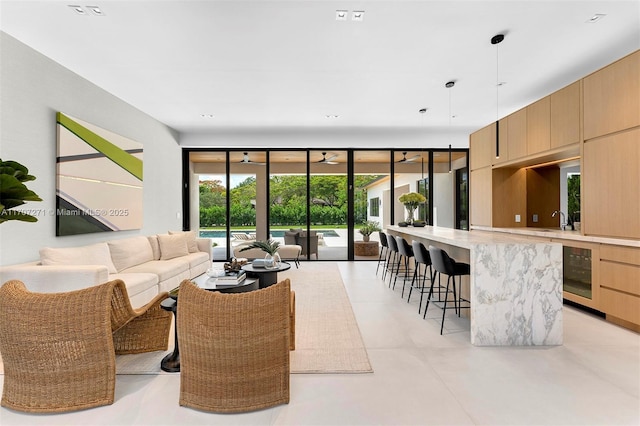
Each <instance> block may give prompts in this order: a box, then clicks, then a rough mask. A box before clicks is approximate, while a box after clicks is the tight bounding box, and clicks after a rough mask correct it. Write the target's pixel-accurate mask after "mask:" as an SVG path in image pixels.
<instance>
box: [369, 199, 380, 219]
mask: <svg viewBox="0 0 640 426" xmlns="http://www.w3.org/2000/svg"><path fill="white" fill-rule="evenodd" d="M369 215H370V216H375V217H379V216H380V197H375V198H371V199H370V200H369Z"/></svg>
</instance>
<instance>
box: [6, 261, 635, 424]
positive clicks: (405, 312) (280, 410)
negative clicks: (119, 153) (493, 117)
mask: <svg viewBox="0 0 640 426" xmlns="http://www.w3.org/2000/svg"><path fill="white" fill-rule="evenodd" d="M339 265H340V269H341V271H342V274H343V277H344V282H345V285H346V287H347V291H348V293H349V296H350V298H351V301H352V304H353V309H354V312H355V315H356V318H357V320H358V324H359V326H360V330H361V332H362V335H363V338H364V341H365V344H366V346H367V349H368V353H369V357H370V360H371V363H372V366H373V369H374V373H373V374H353V375H349V374H344V375H328V374H326V375H325V374H315V375H314V374H309V375H303V374H294V375H292V376H291V402H290V403H289V404H288V405H284V406H279V407H276V408H272V409H268V410H263V411H259V412H254V413H249V414H233V415H229V414H227V415H218V414H210V413H204V412H199V411H196V410H192V409H187V408H183V407H180V406H179V405H178V393H179V386H180V378H179V376H178V375H175V376H173V375H172V376H169V375H161V376H118V377H117V380H116V401H115V403H114V404H113V405H111V406H107V407H100V408H94V409H90V410H85V411H81V412H75V413H68V414H58V415H29V414H21V413H17V412H13V411H10V410H7V409H5V408H1V409H0V424H1V425H2V426H9V425H109V426H114V425H227V424H229V425H284V424H287V425H373V424H375V425H444V424H448V425H638V424H640V335H638V334H636V333H633V332H631V331H628V330H625V329H623V328H620V327H617V326H615V325H611V324H609V323H606V322H604V321H603V320H602V319H600V318H597V317H593V316H591V315H589V314H586V313H583V312H581V311H578V310H575V309H573V308H570V307H567V308H566V309H565V310H564V330H565V334H564V338H565V343H564V345H563V346H558V347H526V348H499V347H488V348H480V347H474V346H472V345H471V344H470V343H469V331H468V329H469V324H468V321H467V320H464V319H457V318H454V317H453V316H449V317H448V318H447V320H446V322H445V334H444V336H440V334H439V330H440V327H439V325H440V314H441V311H440V310H439V309H433V310H431V308H430V310H429V315H428V317H427V320H423V319H422V316H421V315H420V316H419V315H418V312H417V309H418V308H417V301H418V297H415V295H414V296H413V297H412V301H411V303H410V304H407V302H406V295H405V299H404V300H402V299H401V298H400V289H399V288H398V287H397V288H396V290H395V291H393V290H391V289H389V288H388V287H387V284H386V283H383V282H382V281H381V280H380V278H376V277H375V267H376V263H375V262H360V263H349V262H340V263H339ZM302 268H304V263H303V264H302ZM451 315H453V312H451ZM0 377H1V376H0ZM0 382H2V378H0Z"/></svg>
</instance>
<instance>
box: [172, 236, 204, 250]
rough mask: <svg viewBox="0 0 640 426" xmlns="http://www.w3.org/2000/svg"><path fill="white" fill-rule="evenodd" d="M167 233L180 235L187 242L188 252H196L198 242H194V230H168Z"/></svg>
mask: <svg viewBox="0 0 640 426" xmlns="http://www.w3.org/2000/svg"><path fill="white" fill-rule="evenodd" d="M169 235H182V236H183V237H184V239H185V242H186V243H187V248H188V249H189V253H197V252H199V251H200V250H198V243H196V231H169Z"/></svg>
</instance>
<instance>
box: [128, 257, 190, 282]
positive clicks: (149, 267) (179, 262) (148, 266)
mask: <svg viewBox="0 0 640 426" xmlns="http://www.w3.org/2000/svg"><path fill="white" fill-rule="evenodd" d="M139 272H147V273H150V274H156V275H157V276H158V280H159V282H162V281H165V280H168V279H170V278H172V277H174V276H176V275H179V274H180V273H182V272H187V275H188V272H189V262H188V261H187V260H185V259H180V258H177V259H170V260H152V261H150V262H146V263H143V264H141V265H136V266H133V267H131V268H127V269H125V270H124V271H122V273H126V274H132V273H139Z"/></svg>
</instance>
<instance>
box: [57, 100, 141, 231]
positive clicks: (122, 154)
mask: <svg viewBox="0 0 640 426" xmlns="http://www.w3.org/2000/svg"><path fill="white" fill-rule="evenodd" d="M56 118H57V134H58V156H57V159H56V161H57V187H56V235H57V236H64V235H76V234H88V233H93V232H111V231H123V230H130V229H140V228H142V218H143V215H142V210H143V199H142V189H143V186H142V145H141V144H140V143H138V142H135V141H133V140H131V139H128V138H125V137H123V136H120V135H117V134H115V133H113V132H110V131H108V130H105V129H102V128H100V127H98V126H95V125H92V124H90V123H86V122H84V121H82V120H79V119H77V118H74V117H71V116H69V115H66V114H63V113H61V112H59V113H58V114H57V117H56Z"/></svg>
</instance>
